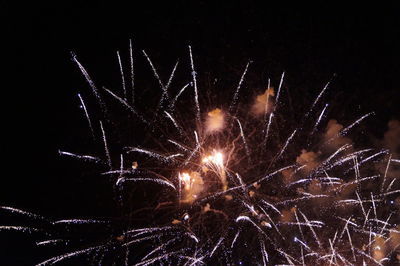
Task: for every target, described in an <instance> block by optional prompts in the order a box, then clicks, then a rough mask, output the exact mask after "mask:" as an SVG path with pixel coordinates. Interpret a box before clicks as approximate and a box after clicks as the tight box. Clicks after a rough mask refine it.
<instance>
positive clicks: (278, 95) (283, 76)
mask: <svg viewBox="0 0 400 266" xmlns="http://www.w3.org/2000/svg"><path fill="white" fill-rule="evenodd" d="M284 78H285V72H283V73H282V76H281V80H280V81H279V86H278V92H277V94H276V106H275V110H276V108H277V106H278V103H279V98H280V95H281V89H282V84H283V79H284Z"/></svg>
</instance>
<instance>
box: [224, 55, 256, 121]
mask: <svg viewBox="0 0 400 266" xmlns="http://www.w3.org/2000/svg"><path fill="white" fill-rule="evenodd" d="M250 63H251V61H249V62H247V65H246V67H245V69H244V71H243V74H242V76H241V77H240V80H239V84H238V86H237V87H236V91H235V93H234V95H233V99H232V102H231V105H230V106H229V112H230V113H232V112H233V108H234V107H235V105H236V102H237V100H238V97H239V91H240V87H241V86H242V83H243V81H244V77H245V76H246V73H247V69H248V68H249V65H250Z"/></svg>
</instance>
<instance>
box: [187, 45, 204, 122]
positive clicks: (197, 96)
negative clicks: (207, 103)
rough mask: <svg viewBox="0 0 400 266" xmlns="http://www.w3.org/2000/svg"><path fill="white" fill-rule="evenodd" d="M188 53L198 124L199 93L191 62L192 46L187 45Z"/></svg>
mask: <svg viewBox="0 0 400 266" xmlns="http://www.w3.org/2000/svg"><path fill="white" fill-rule="evenodd" d="M189 55H190V66H191V67H192V78H193V88H194V102H195V104H196V120H197V123H199V124H200V122H201V120H200V104H199V94H198V90H197V80H196V75H197V73H196V71H195V70H194V63H193V55H192V47H191V46H190V45H189Z"/></svg>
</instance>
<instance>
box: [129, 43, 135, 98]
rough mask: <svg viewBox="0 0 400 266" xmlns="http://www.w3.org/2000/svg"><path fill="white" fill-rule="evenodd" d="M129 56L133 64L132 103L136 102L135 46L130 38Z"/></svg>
mask: <svg viewBox="0 0 400 266" xmlns="http://www.w3.org/2000/svg"><path fill="white" fill-rule="evenodd" d="M129 58H130V66H131V87H132V105H134V104H135V69H134V67H133V48H132V40H131V39H129Z"/></svg>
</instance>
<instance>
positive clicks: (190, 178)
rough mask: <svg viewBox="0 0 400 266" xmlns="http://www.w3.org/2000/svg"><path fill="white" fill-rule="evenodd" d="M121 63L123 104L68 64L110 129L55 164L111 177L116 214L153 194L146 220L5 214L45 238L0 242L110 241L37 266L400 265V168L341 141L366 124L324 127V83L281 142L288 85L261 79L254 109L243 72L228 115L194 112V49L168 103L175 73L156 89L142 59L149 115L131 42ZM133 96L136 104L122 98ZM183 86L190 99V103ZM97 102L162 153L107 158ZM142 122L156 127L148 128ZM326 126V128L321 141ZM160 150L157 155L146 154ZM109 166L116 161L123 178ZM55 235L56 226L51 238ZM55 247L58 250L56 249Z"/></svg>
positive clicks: (139, 148) (388, 157) (129, 149)
mask: <svg viewBox="0 0 400 266" xmlns="http://www.w3.org/2000/svg"><path fill="white" fill-rule="evenodd" d="M129 54H130V83H131V84H128V82H127V80H126V76H127V75H126V73H124V68H123V64H122V60H121V57H120V54H119V53H117V57H118V64H119V67H120V72H121V80H122V82H121V83H122V90H121V91H122V95H123V96H118V93H117V92H114V91H111V90H109V89H107V88H104V87H103V88H102V90H100V89H99V88H98V87H97V86H96V84H95V82H94V81H93V79H92V78H91V77H90V76H89V74H88V71H87V70H86V69H85V68H84V67H83V65H82V64H81V63H80V61H78V59H77V57H76V56H75V55H73V61H74V62H75V63H76V64H77V65H78V67H79V69H80V71H81V72H82V74H83V75H84V77H85V79H86V81H87V82H88V84H89V86H90V88H91V90H92V92H93V94H94V97H95V99H96V100H97V103H98V106H99V110H100V112H101V113H102V115H103V117H104V119H103V121H100V123H99V124H98V125H99V127H98V129H99V131H98V132H100V134H99V136H101V137H100V138H99V139H100V140H101V145H102V146H103V148H104V154H103V155H101V156H93V155H80V154H76V153H72V152H66V151H60V155H63V156H68V157H73V158H76V159H78V160H82V161H86V162H89V163H96V164H100V165H102V167H106V168H107V170H106V171H103V172H102V173H101V174H102V175H103V176H107V177H110V180H111V181H113V183H114V184H115V186H116V187H118V189H117V190H116V193H119V197H118V200H119V201H120V203H121V204H122V205H124V204H125V205H127V206H135V204H136V203H131V202H129V201H128V200H127V198H129V197H126V195H127V194H128V195H129V193H131V192H130V190H131V189H132V186H129V185H128V184H131V185H133V187H135V186H136V187H140V189H144V190H145V189H146V188H149V189H151V190H152V193H150V196H148V195H147V197H151V200H149V199H148V198H144V199H143V200H142V202H144V205H147V206H145V208H144V212H147V213H149V210H150V214H152V215H148V214H147V215H145V214H143V212H141V211H140V210H134V212H133V213H134V215H136V216H138V217H139V218H137V217H136V216H135V217H134V219H132V213H131V212H129V215H128V214H127V213H122V214H121V216H122V217H123V218H124V219H125V220H126V222H125V223H123V225H120V224H119V225H118V226H115V227H114V225H113V222H112V221H111V220H110V221H108V220H104V219H63V220H57V221H54V220H49V219H47V218H45V217H42V216H39V215H37V214H33V213H30V212H26V211H23V210H20V209H16V208H12V207H7V206H2V207H0V208H1V210H3V211H11V212H13V213H15V214H18V215H23V216H27V217H29V218H30V219H34V220H39V221H42V222H43V223H47V226H45V227H43V228H41V227H37V226H20V225H18V226H5V225H3V226H0V230H16V231H22V232H26V233H31V234H35V235H38V237H40V238H41V240H40V241H38V242H37V245H39V246H44V245H60V244H63V245H69V243H70V242H71V246H72V247H74V243H72V242H73V241H72V240H71V239H72V238H73V237H72V236H69V235H68V233H65V234H60V232H59V231H60V230H61V229H59V228H60V227H57V226H58V225H63V227H62V228H64V229H68V228H70V227H73V226H76V227H79V226H82V225H95V226H96V227H98V226H100V227H101V226H103V225H104V227H106V228H109V227H110V226H111V230H109V229H107V230H105V231H107V232H108V233H109V234H108V235H107V236H105V237H104V238H103V240H102V241H97V242H96V244H91V243H90V242H87V243H85V241H84V240H83V242H84V244H82V243H81V242H82V241H81V242H80V243H81V244H80V245H81V248H76V249H75V250H73V251H70V252H67V253H64V254H62V255H57V256H55V257H52V258H49V259H47V260H45V261H43V262H41V263H39V265H50V264H54V263H57V262H60V261H64V260H67V259H71V258H75V257H77V258H81V257H86V258H90V259H92V260H98V263H99V264H101V263H102V262H104V263H106V261H109V260H112V261H113V262H114V263H117V264H124V263H125V264H126V265H152V264H153V265H203V264H207V265H217V264H223V265H242V264H244V265H311V264H316V265H386V264H388V265H389V264H393V263H398V261H399V260H400V255H399V254H400V253H399V247H400V227H399V225H398V223H399V222H400V218H399V205H400V200H399V194H400V188H399V182H398V179H397V178H396V177H393V176H392V175H389V174H388V172H390V170H389V169H391V168H396V167H398V164H399V163H400V160H398V159H395V158H394V156H395V155H393V154H392V153H391V152H390V151H389V150H387V149H380V150H374V149H360V150H357V149H356V148H355V147H354V145H353V144H352V141H351V139H350V138H349V137H348V136H347V134H348V133H349V132H350V131H351V130H352V129H353V128H354V127H355V126H356V125H357V124H359V123H361V122H362V121H363V120H364V119H366V118H367V117H369V116H371V115H372V113H370V114H366V115H364V116H362V117H360V118H358V119H356V120H355V121H354V122H353V123H351V124H350V125H348V126H347V127H343V126H342V125H340V124H339V123H338V122H337V121H335V120H330V121H329V122H327V121H326V120H327V112H328V109H329V108H328V104H324V103H322V99H323V96H324V95H325V92H326V90H327V88H328V84H329V83H328V84H327V85H326V86H325V87H324V88H323V89H322V91H321V92H320V94H319V95H317V97H316V99H315V100H314V101H313V102H312V103H311V105H310V108H309V110H308V112H306V113H305V114H304V116H303V118H302V121H300V122H299V125H296V126H294V127H293V128H291V129H285V130H284V129H282V128H281V127H280V124H279V122H280V121H281V120H280V119H284V118H281V117H280V116H281V114H280V104H281V102H282V101H283V100H282V98H283V94H284V90H283V82H284V75H282V77H281V79H280V82H279V85H278V87H277V90H275V89H274V88H273V87H272V86H271V84H270V82H269V81H268V85H266V87H267V88H266V90H265V92H263V93H262V94H261V95H258V96H256V97H255V98H254V102H253V103H251V104H247V105H246V104H242V105H240V99H241V97H240V95H241V90H242V87H243V84H244V82H245V80H246V79H245V77H246V73H247V71H248V69H249V66H250V62H249V63H248V64H247V65H246V66H245V68H244V71H243V74H242V75H241V77H240V79H239V83H238V85H237V87H236V89H235V90H234V91H233V92H232V96H230V97H231V100H229V101H227V104H226V106H219V107H216V106H209V105H206V106H204V105H201V103H202V101H201V97H200V95H199V92H200V90H199V86H198V81H197V73H196V71H195V64H194V60H193V55H192V50H191V48H190V47H189V55H190V56H189V59H190V62H189V65H190V69H191V72H190V74H191V75H189V77H190V79H191V80H190V81H189V82H188V83H186V84H183V86H182V87H180V88H179V89H178V90H177V93H176V94H175V96H171V94H172V92H173V89H172V84H173V78H174V75H175V72H176V71H177V68H178V63H176V64H175V65H174V67H173V70H172V73H171V75H170V76H169V79H168V80H167V82H164V81H163V80H162V79H161V78H160V75H159V73H158V71H157V69H156V67H155V65H154V64H153V62H152V61H151V59H150V57H149V56H148V55H147V53H146V52H144V51H143V54H144V56H145V58H146V60H147V61H148V63H149V65H150V67H151V70H152V72H153V74H154V76H155V78H156V80H157V82H158V83H159V86H160V88H161V98H160V100H159V102H158V106H157V107H156V108H154V110H153V109H152V110H151V111H150V112H146V110H144V111H140V108H139V105H136V102H135V95H137V92H135V73H134V68H133V62H134V60H133V59H134V57H133V49H132V44H131V45H130V49H129ZM129 86H130V88H131V92H128V89H127V88H128V87H129ZM190 88H192V89H193V90H192V91H190V92H189V89H190ZM103 93H105V95H106V96H108V97H109V99H108V100H110V99H111V100H114V101H116V102H118V103H119V104H121V106H122V107H123V108H125V109H126V110H127V112H129V115H132V116H133V117H134V123H138V124H139V126H141V127H145V130H146V136H147V137H148V136H150V138H151V139H152V141H150V142H151V143H152V144H156V145H152V147H153V148H152V149H147V148H144V147H143V145H141V144H142V143H141V142H140V140H137V141H136V142H135V144H137V143H139V145H135V146H130V143H127V145H126V147H125V148H124V149H123V151H120V152H118V151H115V150H113V146H112V143H109V139H110V138H109V134H111V133H108V132H107V131H106V129H107V126H110V125H111V122H107V121H108V120H109V117H111V116H110V115H109V113H110V110H109V106H107V104H106V101H105V99H104V98H105V97H104V95H103ZM185 93H186V94H187V95H188V94H190V95H191V96H190V97H189V99H190V100H186V101H184V100H182V104H181V105H180V100H181V98H182V97H184V94H185ZM78 96H79V100H80V103H81V107H82V109H83V111H84V115H85V117H86V119H87V122H88V125H89V128H90V131H91V134H92V136H93V138H94V139H95V140H99V139H97V138H96V137H95V136H97V133H96V128H97V127H95V124H94V123H92V120H93V118H92V117H91V116H90V112H89V110H88V108H87V105H86V104H85V102H84V100H83V97H82V96H81V95H78ZM128 96H131V99H128ZM118 106H119V105H118ZM192 106H193V108H192ZM282 109H284V108H281V110H282ZM204 110H207V112H203V111H204ZM154 113H155V115H154ZM281 113H284V112H283V110H282V112H281ZM150 114H153V115H154V117H153V118H152V117H149V116H150ZM323 124H327V126H326V128H325V130H323V127H322V125H323ZM274 130H275V131H279V132H275V131H274ZM143 143H144V142H143ZM157 145H158V147H159V148H158V149H157V148H154V147H157ZM116 154H118V156H117V155H116ZM127 158H129V159H127ZM132 158H133V159H132ZM131 159H132V160H131ZM116 160H119V162H120V163H119V166H118V167H116V166H115V161H116ZM129 160H131V161H129ZM381 168H382V169H383V170H382V171H380V169H381ZM135 200H138V199H136V198H135ZM136 211H137V212H136ZM148 217H149V218H148ZM140 219H142V220H140ZM133 220H135V221H137V220H140V221H139V222H133ZM53 227H57V228H58V229H57V232H54V229H53ZM66 231H68V230H66ZM78 231H79V230H78ZM82 231H83V230H82ZM110 231H111V233H110ZM79 232H80V231H79ZM81 233H82V236H80V237H81V238H82V239H84V233H83V232H81ZM60 235H62V237H63V238H55V236H60ZM99 242H100V243H99Z"/></svg>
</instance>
